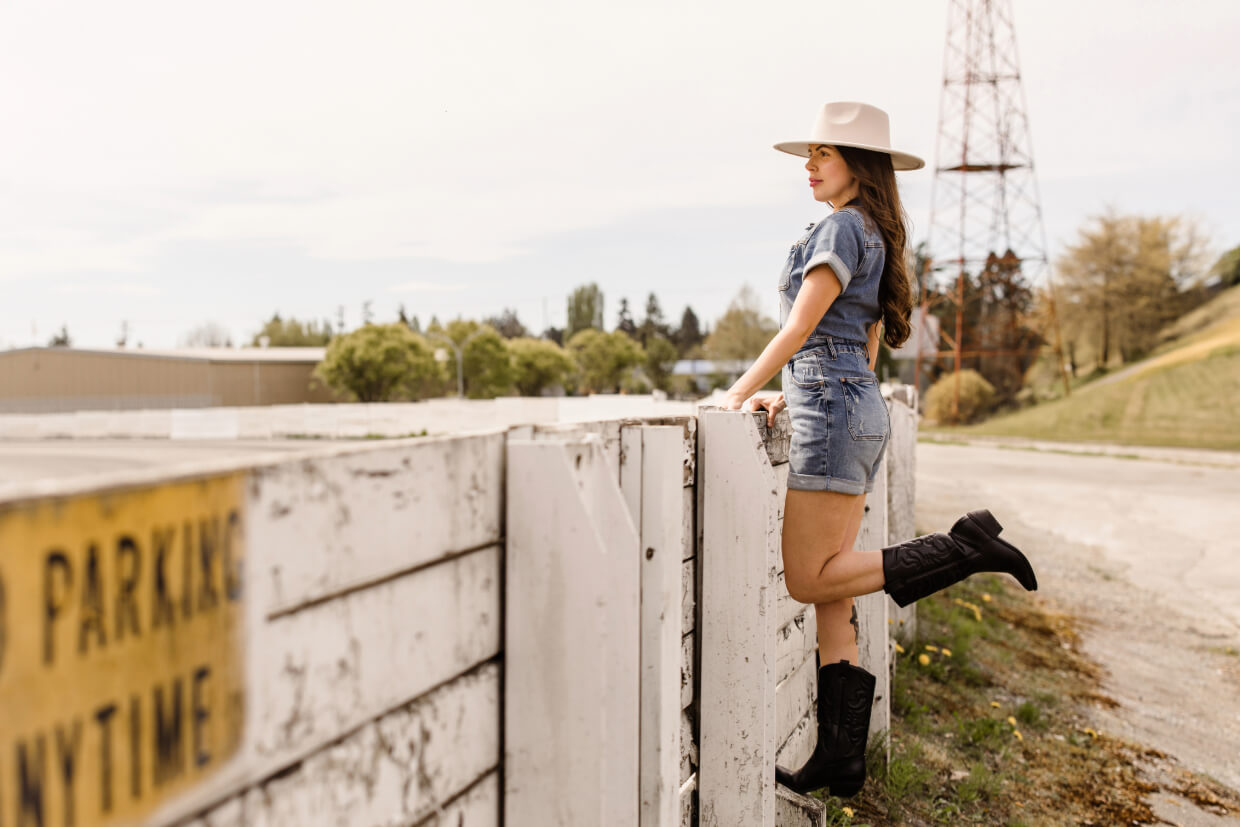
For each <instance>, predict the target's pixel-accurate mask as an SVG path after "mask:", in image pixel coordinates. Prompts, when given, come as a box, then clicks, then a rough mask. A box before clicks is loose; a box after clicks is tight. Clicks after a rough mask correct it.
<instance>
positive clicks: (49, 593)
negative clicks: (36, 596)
mask: <svg viewBox="0 0 1240 827" xmlns="http://www.w3.org/2000/svg"><path fill="white" fill-rule="evenodd" d="M57 572H60V574H59V576H58V575H57ZM57 580H59V581H60V587H59V588H57V586H56V581H57ZM72 585H73V569H72V568H71V567H70V566H69V558H67V557H65V553H64V552H63V551H60V550H59V549H57V550H55V551H49V552H48V553H47V559H46V560H44V561H43V663H44V664H46V665H48V666H51V664H52V660H53V658H54V657H55V652H56V650H55V631H56V630H55V621H56V616H57V615H59V614H60V611H61V609H63V608H64V607H65V599H66V598H67V597H68V592H69V587H70V586H72Z"/></svg>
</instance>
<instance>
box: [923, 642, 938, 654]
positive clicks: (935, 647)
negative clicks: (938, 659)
mask: <svg viewBox="0 0 1240 827" xmlns="http://www.w3.org/2000/svg"><path fill="white" fill-rule="evenodd" d="M926 651H927V652H937V651H939V647H937V646H931V645H930V644H929V643H927V644H926Z"/></svg>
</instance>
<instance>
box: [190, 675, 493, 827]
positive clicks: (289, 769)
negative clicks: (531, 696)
mask: <svg viewBox="0 0 1240 827" xmlns="http://www.w3.org/2000/svg"><path fill="white" fill-rule="evenodd" d="M502 661H503V654H502V653H501V654H496V655H492V656H491V657H489V658H487V659H486V660H480V661H478V662H477V663H475V664H474V665H473V666H470V667H469V668H467V669H465V670H464V671H462V672H458V673H457V674H455V675H453V676H452V677H450V678H447V679H446V680H442V681H440V682H439V683H437V684H435V685H434V686H432V687H430V688H429V689H427V690H426V691H425V692H423V693H421V694H420V695H416V696H414V697H412V698H406V699H405V700H403V701H400V702H399V703H395V704H393V705H391V706H389V707H387V708H385V709H383V710H381V711H380V712H378V713H377V714H375V715H373V716H372V717H370V718H367V719H366V720H364V721H362V722H361V723H359V724H357V725H356V726H353V727H350V728H349V729H347V730H345V731H344V732H342V733H340V734H338V735H336V736H334V737H333V738H332V739H331V740H330V741H316V742H314V743H313V744H312V745H311V746H309V747H306V748H303V749H302V750H299V751H298V754H297V755H296V757H295V758H291V759H289V761H288V763H286V764H282V765H280V766H278V767H277V768H276V769H274V770H272V771H270V772H268V773H265V774H264V775H262V776H261V777H259V778H256V779H254V780H251V781H247V782H245V783H244V784H241V785H239V786H238V787H237V788H236V789H234V790H229V791H228V792H225V793H220V795H219V796H218V797H217V798H215V799H214V800H213V801H211V802H210V803H208V804H205V805H203V806H202V807H199V808H198V809H197V810H196V811H195V812H193V813H189V814H186V815H185V816H184V817H182V818H181V819H180V820H179V821H178V822H177V823H181V822H182V821H192V820H193V819H195V818H205V817H206V814H207V813H208V812H209V811H211V810H212V809H214V808H216V807H218V806H219V805H221V804H223V803H224V802H226V801H229V800H231V799H234V798H237V797H239V796H242V795H245V794H246V793H247V792H249V791H250V790H252V789H254V788H255V787H262V786H265V785H267V784H270V783H271V782H272V781H278V780H279V779H281V778H286V777H288V776H290V775H292V774H293V773H295V772H297V770H299V769H301V766H302V764H304V763H306V759H308V758H310V757H312V756H314V755H316V754H317V753H320V752H322V751H323V750H326V749H331V748H332V747H334V746H338V745H340V744H342V743H344V742H345V741H347V740H348V739H349V738H351V737H353V736H354V735H356V734H357V733H359V732H361V731H362V730H363V729H364V728H365V727H368V726H370V725H371V724H373V723H375V722H376V721H378V720H380V719H382V718H386V717H387V716H388V715H391V714H393V713H395V712H398V711H400V710H401V709H403V708H404V707H407V706H409V705H410V704H412V703H416V702H417V701H420V700H422V699H423V698H425V697H427V696H429V695H432V694H434V693H435V692H438V691H439V690H440V689H443V688H445V687H446V686H448V684H451V683H455V682H456V681H459V680H462V679H464V678H467V677H469V676H470V675H471V674H473V673H478V672H481V671H482V670H483V669H484V668H485V667H487V666H488V665H490V664H492V663H494V664H496V665H498V666H501V671H502ZM499 703H500V706H501V707H502V706H503V704H504V699H503V698H502V697H501V698H500V699H499ZM498 762H499V756H498V755H497V756H496V764H495V765H494V766H492V767H490V768H488V769H487V771H486V772H485V773H483V777H485V776H486V775H487V774H488V773H492V772H495V771H496V769H497V768H498V766H499V763H498ZM476 783H477V780H475V781H473V782H471V784H470V786H472V785H473V784H476Z"/></svg>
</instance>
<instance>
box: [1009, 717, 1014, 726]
mask: <svg viewBox="0 0 1240 827" xmlns="http://www.w3.org/2000/svg"><path fill="white" fill-rule="evenodd" d="M1008 723H1009V724H1011V725H1012V726H1016V719H1015V718H1013V717H1012V716H1011V715H1009V716H1008Z"/></svg>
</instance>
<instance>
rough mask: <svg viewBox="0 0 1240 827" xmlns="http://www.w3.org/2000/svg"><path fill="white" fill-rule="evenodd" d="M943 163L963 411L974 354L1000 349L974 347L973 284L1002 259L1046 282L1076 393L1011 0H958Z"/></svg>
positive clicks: (946, 65) (938, 187)
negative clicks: (968, 325) (968, 292)
mask: <svg viewBox="0 0 1240 827" xmlns="http://www.w3.org/2000/svg"><path fill="white" fill-rule="evenodd" d="M934 169H935V173H934V181H933V184H932V187H931V195H930V233H929V234H930V238H929V244H928V245H927V246H928V250H929V253H928V254H929V256H930V262H928V263H927V276H928V279H927V281H931V280H935V281H937V282H938V283H939V285H940V286H941V287H944V288H945V287H946V285H947V284H950V283H951V282H952V281H955V285H954V289H952V290H947V289H942V290H940V295H941V297H942V298H943V299H946V300H947V301H950V302H952V303H953V304H955V306H956V307H955V311H956V312H955V331H954V335H952V336H949V335H948V334H947V331H945V330H944V331H942V338H943V340H944V341H945V343H946V344H948V345H950V348H951V349H950V350H946V351H940V352H939V355H940V356H951V357H952V362H953V370H954V372H955V376H956V380H955V403H954V405H955V409H956V410H957V412H958V411H959V405H960V369H961V362H962V361H963V359H964V357H965V356H968V355H999V353H1000V352H999V351H993V350H986V349H985V348H984V347H983V345H984V344H985V343H983V342H969V343H968V346H967V347H966V343H965V341H964V339H965V329H964V302H965V280H966V279H967V278H969V276H970V274H972V275H975V276H976V275H979V274H980V273H981V272H982V270H983V268H984V267H985V266H986V264H987V259H988V258H989V257H990V256H992V255H993V256H995V257H1001V259H1002V260H1003V261H1004V262H1007V263H1014V264H1015V266H1016V267H1017V268H1018V269H1019V272H1020V276H1021V278H1022V279H1024V280H1025V281H1026V282H1027V283H1028V284H1029V286H1030V287H1032V288H1035V289H1036V288H1037V287H1045V289H1046V291H1047V299H1048V301H1049V304H1050V307H1049V310H1050V322H1049V326H1050V327H1051V328H1052V330H1051V334H1052V337H1053V339H1052V340H1053V344H1054V348H1055V359H1056V362H1057V363H1058V369H1059V373H1060V375H1061V377H1062V378H1063V385H1064V393H1065V394H1067V393H1068V392H1069V386H1068V374H1067V371H1066V369H1065V366H1064V360H1063V346H1062V342H1061V340H1060V333H1059V323H1058V317H1057V313H1056V309H1055V304H1056V302H1055V285H1054V279H1053V278H1052V272H1051V265H1050V260H1049V258H1048V257H1047V249H1046V230H1045V228H1044V226H1043V223H1042V207H1041V200H1040V198H1039V195H1038V187H1037V178H1036V177H1035V176H1034V171H1033V148H1032V143H1031V140H1030V134H1029V118H1028V115H1027V114H1026V106H1025V93H1024V88H1023V87H1022V85H1021V78H1020V61H1019V59H1018V57H1017V52H1016V31H1015V28H1014V25H1013V20H1012V6H1011V0H949V3H948V11H947V43H946V48H945V51H944V56H943V88H942V93H941V97H940V99H939V134H938V141H937V145H936V150H935V167H934ZM931 262H932V265H931ZM936 276H937V278H936ZM923 295H924V294H923ZM923 307H925V304H924V299H923ZM1005 352H1006V351H1005ZM1015 358H1018V359H1019V358H1021V357H1020V354H1019V353H1017V355H1016V356H1015Z"/></svg>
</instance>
